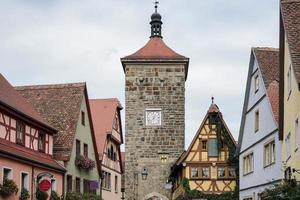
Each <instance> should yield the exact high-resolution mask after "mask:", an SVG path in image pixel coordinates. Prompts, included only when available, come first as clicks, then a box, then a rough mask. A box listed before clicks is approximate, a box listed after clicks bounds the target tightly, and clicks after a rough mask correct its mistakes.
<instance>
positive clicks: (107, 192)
mask: <svg viewBox="0 0 300 200" xmlns="http://www.w3.org/2000/svg"><path fill="white" fill-rule="evenodd" d="M90 105H91V113H92V120H93V126H94V130H95V137H96V144H97V149H98V155H99V157H98V159H99V163H100V165H101V173H102V180H103V181H102V198H103V199H104V200H120V199H121V196H122V192H121V176H122V173H123V165H122V156H121V150H120V145H121V144H122V143H123V134H122V124H121V115H120V111H121V109H122V106H121V104H120V102H119V100H118V99H93V100H90Z"/></svg>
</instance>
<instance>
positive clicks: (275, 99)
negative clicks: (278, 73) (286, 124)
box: [267, 80, 279, 123]
mask: <svg viewBox="0 0 300 200" xmlns="http://www.w3.org/2000/svg"><path fill="white" fill-rule="evenodd" d="M267 94H268V97H269V101H270V104H271V107H272V111H273V115H274V118H275V120H276V121H277V123H278V122H279V121H278V120H279V82H278V81H276V80H274V81H273V82H272V83H270V84H269V87H268V88H267Z"/></svg>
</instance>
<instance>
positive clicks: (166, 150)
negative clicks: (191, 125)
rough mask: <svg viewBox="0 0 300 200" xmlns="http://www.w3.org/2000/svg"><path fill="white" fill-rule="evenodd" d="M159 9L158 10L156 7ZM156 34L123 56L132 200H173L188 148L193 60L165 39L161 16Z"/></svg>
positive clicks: (155, 25) (153, 24) (155, 20)
mask: <svg viewBox="0 0 300 200" xmlns="http://www.w3.org/2000/svg"><path fill="white" fill-rule="evenodd" d="M156 9H157V8H156ZM150 24H151V37H150V40H149V41H148V43H147V44H146V45H145V46H144V47H143V48H141V49H140V50H138V51H137V52H136V53H134V54H132V55H129V56H126V57H123V58H122V59H121V62H122V65H123V69H124V72H125V82H126V83H125V105H126V111H125V121H126V125H125V131H126V139H125V144H126V145H125V169H126V171H125V194H126V199H128V200H144V199H147V200H148V199H150V200H151V199H161V200H165V199H169V198H170V190H166V189H165V184H166V182H167V180H168V176H169V173H170V167H171V165H172V164H173V163H174V162H175V161H176V160H177V158H178V157H179V156H180V154H181V153H182V152H183V151H184V137H185V134H184V129H185V108H184V106H185V105H184V104H185V80H186V78H187V70H188V64H189V59H188V58H186V57H184V56H182V55H179V54H177V53H176V52H175V51H173V50H172V49H171V48H169V47H168V46H167V45H166V44H165V43H164V41H163V39H162V34H161V26H162V21H161V15H160V14H159V13H157V10H156V11H155V13H154V14H153V15H152V16H151V22H150Z"/></svg>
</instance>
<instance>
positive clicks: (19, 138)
mask: <svg viewBox="0 0 300 200" xmlns="http://www.w3.org/2000/svg"><path fill="white" fill-rule="evenodd" d="M56 134H57V130H56V129H55V128H53V126H51V125H50V124H49V123H48V122H47V121H46V120H45V119H44V118H43V117H42V116H41V115H40V114H39V113H38V112H37V111H36V110H35V109H34V107H33V106H32V105H31V104H30V103H28V102H27V101H26V99H24V98H23V97H22V96H21V95H20V94H19V93H18V92H17V91H16V90H15V89H14V88H13V87H12V86H11V85H10V84H9V82H8V81H7V80H6V79H5V78H4V77H3V76H2V74H0V183H1V184H2V183H3V181H4V180H5V179H10V180H13V181H14V182H15V183H16V185H17V187H18V193H17V194H16V195H15V196H13V197H12V199H13V200H17V199H19V195H20V192H21V191H22V190H27V191H28V193H29V195H30V199H35V193H36V188H38V187H39V184H40V183H41V182H43V184H45V185H46V186H47V187H44V188H43V190H45V192H47V193H49V194H50V192H51V191H56V192H57V193H58V195H62V194H63V176H64V173H65V169H64V167H63V166H62V165H60V164H59V163H58V162H56V161H55V160H54V158H53V149H52V148H53V137H55V135H56ZM0 199H2V198H1V197H0Z"/></svg>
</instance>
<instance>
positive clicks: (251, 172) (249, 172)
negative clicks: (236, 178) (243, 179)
mask: <svg viewBox="0 0 300 200" xmlns="http://www.w3.org/2000/svg"><path fill="white" fill-rule="evenodd" d="M250 174H253V171H251V172H248V173H246V174H243V176H248V175H250Z"/></svg>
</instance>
